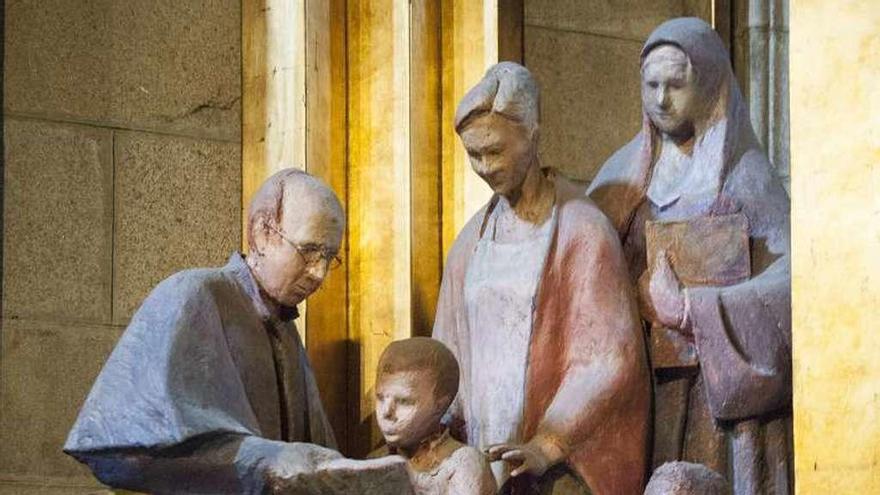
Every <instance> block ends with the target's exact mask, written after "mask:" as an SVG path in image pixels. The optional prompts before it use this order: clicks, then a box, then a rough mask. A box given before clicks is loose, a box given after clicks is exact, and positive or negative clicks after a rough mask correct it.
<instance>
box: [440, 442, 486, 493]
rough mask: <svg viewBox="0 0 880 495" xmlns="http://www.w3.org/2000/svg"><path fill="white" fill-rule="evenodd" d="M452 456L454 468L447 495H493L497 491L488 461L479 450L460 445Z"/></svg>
mask: <svg viewBox="0 0 880 495" xmlns="http://www.w3.org/2000/svg"><path fill="white" fill-rule="evenodd" d="M453 456H454V465H455V470H454V472H453V474H452V478H451V479H450V480H449V490H448V491H447V495H494V494H495V493H496V492H497V491H498V485H497V484H496V483H495V477H494V476H493V475H492V469H491V468H490V467H489V461H488V459H486V457H485V456H484V455H483V454H481V453H480V451H478V450H477V449H475V448H472V447H461V448H459V449H458V450H456V451H455V453H454V454H453Z"/></svg>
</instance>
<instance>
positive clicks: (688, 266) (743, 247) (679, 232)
mask: <svg viewBox="0 0 880 495" xmlns="http://www.w3.org/2000/svg"><path fill="white" fill-rule="evenodd" d="M645 240H646V244H647V246H646V247H647V256H648V260H647V261H648V266H654V260H655V258H656V257H657V255H658V253H661V252H664V251H665V252H666V256H667V257H668V259H669V263H670V265H671V266H672V269H673V270H674V271H675V274H676V276H678V279H679V280H680V281H681V283H682V284H683V285H684V286H685V287H700V286H715V287H717V286H727V285H733V284H737V283H740V282H744V281H746V280H748V279H749V276H750V275H751V260H750V255H749V226H748V219H747V218H746V217H745V215H743V214H741V213H736V214H732V215H719V216H704V217H697V218H693V219H689V220H686V221H680V222H648V223H647V225H646V227H645ZM649 345H650V351H651V361H652V364H653V367H654V369H655V370H695V369H696V367H697V366H698V364H699V357H698V356H697V351H696V349H695V348H694V344H693V341H692V340H691V339H689V338H688V337H687V336H685V335H683V334H682V333H681V332H678V331H676V330H673V329H668V328H662V327H654V328H652V329H651V337H650V342H649Z"/></svg>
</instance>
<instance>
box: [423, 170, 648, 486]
mask: <svg viewBox="0 0 880 495" xmlns="http://www.w3.org/2000/svg"><path fill="white" fill-rule="evenodd" d="M551 177H552V175H551ZM553 180H554V182H555V186H556V224H555V226H554V228H553V232H552V234H551V235H552V238H551V241H550V247H549V251H548V253H547V255H546V260H545V262H544V266H543V269H542V271H541V280H540V282H539V284H538V289H537V293H536V294H535V300H534V301H535V302H534V306H533V325H532V331H531V336H530V340H529V349H528V360H527V364H526V369H525V370H523V369H522V368H521V367H517V366H509V368H510V370H509V372H510V373H525V376H526V380H525V397H524V403H523V404H524V407H523V411H522V414H523V418H522V422H521V432H522V434H521V441H522V442H527V441H529V440H531V439H532V438H534V437H535V436H538V435H541V436H543V437H546V438H551V439H552V441H553V442H557V443H558V444H561V445H564V446H565V447H567V450H568V451H569V455H568V457H567V459H566V460H565V462H566V463H567V464H568V466H569V467H570V468H571V469H573V470H574V471H575V472H576V473H578V474H579V475H580V477H581V478H582V479H583V481H585V482H586V484H587V485H588V486H589V488H590V489H591V491H592V493H594V494H599V495H615V494H624V493H626V494H630V493H641V491H642V489H643V487H644V484H645V474H646V470H647V466H646V462H647V451H648V432H649V423H650V379H649V373H648V367H647V361H646V356H645V344H644V338H643V334H642V329H641V323H640V321H639V316H638V309H637V307H636V305H635V302H634V294H633V291H632V287H631V285H630V282H629V279H628V276H627V269H626V264H625V262H624V259H623V255H622V253H621V248H620V243H619V240H618V239H617V233H616V232H615V230H614V228H613V227H612V226H611V224H610V223H609V222H608V220H607V219H606V218H605V216H604V215H603V214H602V213H601V212H600V211H599V209H598V208H597V207H596V206H595V205H594V204H593V203H592V202H591V201H590V200H589V199H587V198H585V197H584V195H583V188H579V187H577V186H575V185H573V184H572V183H570V182H568V181H566V180H565V179H562V178H559V177H553ZM496 201H497V198H494V197H493V199H492V200H490V202H489V203H488V204H487V205H486V206H484V207H483V208H482V209H481V210H480V211H479V212H477V213H476V214H475V215H474V216H473V218H471V220H470V221H469V222H468V224H467V225H466V226H465V227H464V229H463V230H462V231H461V232H460V233H459V235H458V237H457V239H456V241H455V244H454V245H453V247H452V249H451V250H450V253H449V256H448V259H447V263H446V267H445V270H444V273H443V282H442V285H441V289H440V298H439V301H438V307H437V316H436V320H435V324H434V332H433V336H434V338H436V339H439V340H441V341H442V342H444V343H445V344H446V345H447V346H449V348H450V349H451V350H452V351H453V353H454V354H455V355H456V358H457V359H458V361H459V364H460V366H461V385H460V387H459V393H458V396H457V397H456V399H455V401H454V402H453V405H452V406H451V408H450V411H449V413H448V418H449V421H450V424H451V425H452V426H453V428H454V429H455V431H456V434H457V436H459V437H462V436H464V434H463V433H462V431H465V430H466V426H467V425H466V424H465V423H466V421H467V420H468V417H467V416H468V414H467V411H469V407H468V402H469V400H470V398H471V397H474V396H475V395H476V394H480V393H481V390H485V389H488V387H492V386H493V384H492V383H475V382H474V380H473V375H474V374H475V373H474V370H475V368H476V367H479V366H505V364H506V363H504V362H493V363H485V362H474V361H473V360H472V359H471V356H470V351H469V348H470V345H469V344H470V339H472V336H473V335H474V334H475V333H476V332H493V331H503V329H500V328H468V326H469V325H468V318H467V315H466V314H465V308H466V304H465V301H464V291H465V287H464V285H465V279H466V277H465V275H466V272H467V269H468V264H469V261H470V259H471V256H472V255H473V253H474V250H475V247H476V245H477V243H478V240H479V238H480V236H482V235H483V226H484V223H485V219H486V218H487V216H488V215H489V214H490V213H491V209H492V208H493V207H494V205H495V203H496ZM508 365H509V363H508ZM498 407H505V405H504V404H499V405H498ZM462 439H463V440H465V441H467V442H468V443H469V444H471V445H473V444H474V443H473V441H474V439H469V438H462Z"/></svg>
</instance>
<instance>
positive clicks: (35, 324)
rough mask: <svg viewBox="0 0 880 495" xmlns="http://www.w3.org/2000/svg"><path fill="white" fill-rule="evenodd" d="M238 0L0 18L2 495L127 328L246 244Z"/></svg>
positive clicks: (53, 435)
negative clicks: (144, 306)
mask: <svg viewBox="0 0 880 495" xmlns="http://www.w3.org/2000/svg"><path fill="white" fill-rule="evenodd" d="M240 44H241V21H240V2H239V1H238V0H189V1H186V2H180V1H178V0H151V1H150V2H132V1H127V0H91V1H88V0H41V1H39V2H35V1H16V0H6V2H5V45H4V50H5V61H4V63H5V66H4V88H3V91H4V105H3V106H4V108H3V110H4V119H3V124H4V129H3V131H4V140H5V143H4V144H5V150H4V151H5V156H4V159H5V160H4V162H5V163H4V175H3V181H4V187H5V192H4V210H3V268H4V269H3V291H2V303H3V306H2V327H0V494H6V493H10V494H11V493H16V494H18V493H52V494H55V493H59V494H60V493H95V492H96V490H100V486H99V485H98V484H97V482H96V481H94V479H93V478H92V477H91V475H90V474H89V473H88V470H87V469H85V468H84V467H83V466H80V465H79V464H78V463H76V462H75V461H74V460H72V459H70V458H68V457H67V456H65V455H64V454H63V453H62V452H61V446H62V444H63V442H64V439H65V438H66V435H67V431H68V430H69V428H70V426H71V424H72V423H73V420H74V418H75V417H76V414H77V412H78V410H79V407H80V405H81V404H82V401H83V399H84V398H85V395H86V393H87V392H88V390H89V387H90V386H91V383H92V381H93V380H94V378H95V376H96V375H97V373H98V372H99V371H100V368H101V365H102V363H103V362H104V360H105V359H106V357H107V355H108V354H109V353H110V351H111V350H112V348H113V346H114V344H115V342H116V340H117V339H118V337H119V335H121V333H122V331H123V330H124V328H125V325H126V323H127V322H128V320H129V318H130V317H131V314H132V312H133V311H134V310H135V309H136V308H137V306H138V305H139V304H140V301H141V300H142V299H143V298H144V296H146V294H147V293H148V291H149V290H150V289H151V288H152V287H153V286H154V285H155V284H156V283H157V282H159V281H160V280H162V279H163V278H165V277H167V276H168V275H170V274H171V273H173V272H175V271H177V270H180V269H182V268H185V267H193V266H213V265H219V264H223V263H224V262H225V260H226V258H227V257H228V256H229V254H230V252H231V251H233V250H235V249H237V248H238V247H239V245H240V243H241V227H240V215H241V210H240V204H241V168H240V167H241V165H240V135H241V130H240V114H241V112H240V101H241V84H240V79H241V69H240V64H241V62H240V61H241V51H240Z"/></svg>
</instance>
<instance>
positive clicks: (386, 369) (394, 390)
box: [376, 337, 459, 449]
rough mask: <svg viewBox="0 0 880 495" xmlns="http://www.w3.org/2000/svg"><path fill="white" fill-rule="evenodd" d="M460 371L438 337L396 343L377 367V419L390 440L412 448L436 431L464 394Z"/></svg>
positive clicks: (388, 349) (400, 446)
mask: <svg viewBox="0 0 880 495" xmlns="http://www.w3.org/2000/svg"><path fill="white" fill-rule="evenodd" d="M458 374H459V370H458V362H457V361H456V360H455V356H454V355H453V354H452V352H451V351H450V350H449V349H447V348H446V346H445V345H443V344H442V343H441V342H439V341H437V340H434V339H429V338H427V337H413V338H410V339H405V340H398V341H396V342H392V343H391V345H389V346H388V347H387V348H386V349H385V352H383V353H382V357H380V358H379V366H378V369H377V370H376V421H377V422H378V423H379V429H380V430H382V435H383V436H384V437H385V442H386V443H387V444H388V445H389V446H391V447H395V448H402V449H410V448H413V447H416V446H417V445H418V444H419V442H421V441H422V440H423V439H425V438H426V437H427V436H429V435H431V434H432V433H435V432H436V431H437V430H438V427H439V425H440V418H441V417H442V416H443V413H445V412H446V409H448V408H449V404H451V403H452V399H454V398H455V394H456V393H457V392H458Z"/></svg>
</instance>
